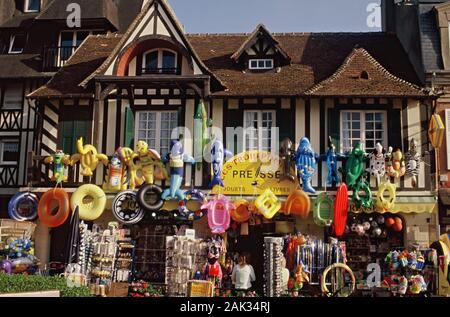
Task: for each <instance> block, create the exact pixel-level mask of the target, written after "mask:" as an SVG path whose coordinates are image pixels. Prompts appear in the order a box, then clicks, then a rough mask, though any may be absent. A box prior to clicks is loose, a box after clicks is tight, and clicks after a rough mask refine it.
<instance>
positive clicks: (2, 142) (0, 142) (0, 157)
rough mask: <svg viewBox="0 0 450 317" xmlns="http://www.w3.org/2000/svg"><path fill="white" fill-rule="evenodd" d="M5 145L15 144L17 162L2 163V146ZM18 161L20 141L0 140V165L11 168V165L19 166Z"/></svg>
mask: <svg viewBox="0 0 450 317" xmlns="http://www.w3.org/2000/svg"><path fill="white" fill-rule="evenodd" d="M5 143H17V145H18V151H17V153H18V160H17V161H4V157H3V155H4V153H3V149H4V145H5ZM19 161H20V140H19V139H3V140H0V165H3V166H5V165H8V166H13V165H19Z"/></svg>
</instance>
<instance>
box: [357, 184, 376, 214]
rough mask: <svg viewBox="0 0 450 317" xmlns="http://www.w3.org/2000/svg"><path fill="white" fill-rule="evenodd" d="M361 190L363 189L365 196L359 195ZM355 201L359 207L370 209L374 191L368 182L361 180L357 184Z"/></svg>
mask: <svg viewBox="0 0 450 317" xmlns="http://www.w3.org/2000/svg"><path fill="white" fill-rule="evenodd" d="M361 190H363V191H364V193H365V194H366V195H365V196H364V197H361V196H359V192H360V191H361ZM353 201H354V202H355V204H356V207H357V208H361V207H363V208H365V209H368V208H371V207H372V204H373V201H372V191H371V190H370V187H369V185H368V184H367V183H366V182H359V183H358V184H356V186H355V188H354V190H353Z"/></svg>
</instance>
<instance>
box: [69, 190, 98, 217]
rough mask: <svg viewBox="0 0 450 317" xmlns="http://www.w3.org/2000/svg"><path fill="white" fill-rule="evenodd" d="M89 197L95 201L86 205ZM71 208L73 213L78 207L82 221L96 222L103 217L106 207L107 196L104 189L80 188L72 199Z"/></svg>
mask: <svg viewBox="0 0 450 317" xmlns="http://www.w3.org/2000/svg"><path fill="white" fill-rule="evenodd" d="M87 197H91V198H92V199H93V201H92V202H89V203H85V202H83V200H84V199H85V198H87ZM70 207H71V208H72V210H73V211H75V209H76V208H77V207H78V212H79V215H80V219H81V220H84V221H94V220H97V219H98V218H100V217H101V215H102V214H103V212H104V211H105V207H106V195H105V192H104V191H103V189H101V188H100V187H98V186H96V185H90V184H87V185H83V186H81V187H79V188H78V189H77V190H76V191H75V192H74V193H73V194H72V197H71V198H70Z"/></svg>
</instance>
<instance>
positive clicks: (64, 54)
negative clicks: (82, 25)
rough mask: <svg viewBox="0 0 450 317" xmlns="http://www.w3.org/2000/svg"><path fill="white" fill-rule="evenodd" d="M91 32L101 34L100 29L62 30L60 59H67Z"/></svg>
mask: <svg viewBox="0 0 450 317" xmlns="http://www.w3.org/2000/svg"><path fill="white" fill-rule="evenodd" d="M90 34H99V31H62V32H61V34H60V35H59V46H60V52H59V59H60V61H67V60H68V59H69V58H70V56H72V54H73V53H74V52H75V50H76V49H77V47H79V46H80V45H81V43H83V41H84V40H85V39H86V38H87V37H88V36H89V35H90Z"/></svg>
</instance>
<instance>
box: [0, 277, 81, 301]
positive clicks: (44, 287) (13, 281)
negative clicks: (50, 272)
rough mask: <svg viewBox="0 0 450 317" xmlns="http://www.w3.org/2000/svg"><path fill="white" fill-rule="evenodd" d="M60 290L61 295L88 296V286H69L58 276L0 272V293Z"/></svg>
mask: <svg viewBox="0 0 450 317" xmlns="http://www.w3.org/2000/svg"><path fill="white" fill-rule="evenodd" d="M43 291H60V294H61V297H89V296H90V291H89V288H87V287H85V286H83V287H69V286H67V281H66V279H65V278H63V277H59V276H41V275H24V274H14V275H7V274H3V273H0V294H13V293H28V292H43Z"/></svg>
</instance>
